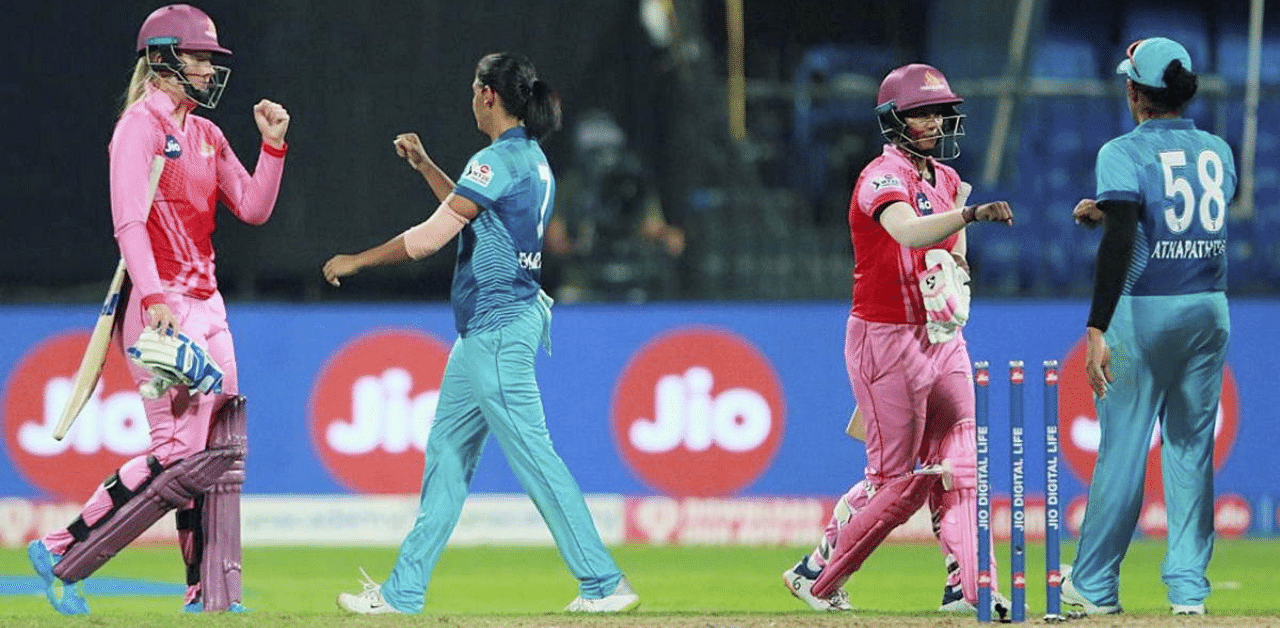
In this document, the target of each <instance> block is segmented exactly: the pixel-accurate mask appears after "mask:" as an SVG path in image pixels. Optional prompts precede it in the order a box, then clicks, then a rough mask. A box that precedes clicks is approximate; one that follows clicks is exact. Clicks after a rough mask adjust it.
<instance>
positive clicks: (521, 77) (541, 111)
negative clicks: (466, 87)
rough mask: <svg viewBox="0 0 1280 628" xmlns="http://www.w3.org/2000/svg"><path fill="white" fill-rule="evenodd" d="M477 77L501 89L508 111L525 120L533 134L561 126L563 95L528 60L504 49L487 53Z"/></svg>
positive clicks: (481, 81) (488, 85) (503, 101)
mask: <svg viewBox="0 0 1280 628" xmlns="http://www.w3.org/2000/svg"><path fill="white" fill-rule="evenodd" d="M476 80H478V81H480V84H481V85H485V86H487V87H489V88H491V89H493V90H494V91H496V92H498V96H499V97H501V98H502V105H503V107H505V108H506V110H507V113H509V114H511V115H513V116H515V117H516V118H517V119H519V120H520V121H522V122H524V126H525V129H526V130H527V131H528V132H529V136H530V137H532V138H534V139H538V138H542V137H546V136H547V135H549V134H551V133H552V132H553V131H556V130H558V129H559V128H560V96H559V95H557V94H556V92H555V90H553V89H551V86H549V85H547V83H546V81H543V80H540V79H539V78H538V77H537V73H536V72H535V71H534V68H533V64H532V63H530V62H529V60H528V59H526V58H524V57H522V56H519V55H513V54H509V53H505V52H495V53H493V54H488V55H485V56H484V57H483V58H481V59H480V62H479V63H478V64H476Z"/></svg>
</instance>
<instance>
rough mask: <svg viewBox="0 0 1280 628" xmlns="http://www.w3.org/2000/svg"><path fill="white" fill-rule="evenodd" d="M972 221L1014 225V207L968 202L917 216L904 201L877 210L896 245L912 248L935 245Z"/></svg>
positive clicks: (1000, 202) (998, 202)
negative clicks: (945, 210)
mask: <svg viewBox="0 0 1280 628" xmlns="http://www.w3.org/2000/svg"><path fill="white" fill-rule="evenodd" d="M971 222H1000V223H1004V224H1006V225H1009V226H1012V225H1013V208H1011V207H1010V206H1009V204H1008V203H1006V202H1005V201H996V202H994V203H983V204H981V205H969V206H966V207H965V208H964V209H962V210H961V211H958V212H954V211H952V212H944V213H941V214H932V215H929V216H919V215H917V214H916V211H915V209H914V208H912V207H911V206H910V205H908V204H907V203H904V202H901V201H898V202H895V203H891V204H890V205H889V206H888V207H886V208H885V209H884V211H882V212H880V226H882V227H884V229H885V231H888V232H889V235H891V236H893V239H894V240H897V241H898V243H899V244H901V245H903V246H906V247H910V248H913V249H916V248H921V247H925V246H929V245H931V244H937V243H939V242H941V241H943V240H945V239H947V238H948V237H950V236H951V234H953V233H955V232H957V231H959V230H961V229H963V228H965V227H966V226H968V225H969V223H971Z"/></svg>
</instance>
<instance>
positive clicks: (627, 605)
mask: <svg viewBox="0 0 1280 628" xmlns="http://www.w3.org/2000/svg"><path fill="white" fill-rule="evenodd" d="M637 608H640V596H639V595H636V592H635V591H634V590H632V588H631V583H630V582H627V579H626V578H623V579H621V580H619V581H618V586H616V587H614V589H613V593H610V594H609V595H606V596H604V597H602V598H598V599H587V598H584V597H582V596H581V595H579V596H578V597H575V598H573V601H572V602H569V605H568V606H566V607H564V610H565V612H566V613H628V612H631V611H634V610H636V609H637Z"/></svg>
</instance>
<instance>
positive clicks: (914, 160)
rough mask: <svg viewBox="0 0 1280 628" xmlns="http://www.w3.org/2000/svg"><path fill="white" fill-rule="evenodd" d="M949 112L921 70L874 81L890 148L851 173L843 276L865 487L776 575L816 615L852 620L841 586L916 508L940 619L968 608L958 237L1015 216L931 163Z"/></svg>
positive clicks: (944, 96)
mask: <svg viewBox="0 0 1280 628" xmlns="http://www.w3.org/2000/svg"><path fill="white" fill-rule="evenodd" d="M961 102H963V99H962V98H960V97H959V96H957V95H956V94H955V93H954V92H953V91H952V90H951V87H950V85H949V84H948V83H947V79H946V77H945V76H943V74H942V73H941V72H939V71H938V70H937V69H935V68H933V67H930V66H928V65H924V64H911V65H906V66H903V67H900V68H898V69H896V70H894V71H892V72H890V73H889V75H888V76H886V77H885V79H884V81H883V82H882V83H881V84H880V91H879V95H878V98H877V107H876V114H877V116H878V118H879V121H880V130H881V133H882V134H883V135H884V137H885V139H886V140H887V141H888V143H887V144H885V146H884V151H883V153H882V154H881V155H880V156H879V157H877V158H876V159H875V160H873V161H872V162H871V163H870V164H868V165H867V166H866V168H864V169H863V170H862V173H861V174H860V175H859V177H858V180H857V183H856V184H855V186H854V190H853V198H852V201H851V202H850V204H849V230H850V233H851V237H852V241H853V250H854V273H853V307H852V310H851V311H850V314H849V319H848V322H847V323H846V328H845V366H846V368H847V369H848V372H849V382H850V383H851V384H852V387H853V393H854V397H855V398H857V400H858V402H859V403H858V407H859V411H860V414H861V415H862V418H863V419H864V421H865V426H866V439H865V440H866V450H867V466H866V469H865V478H864V479H863V480H862V481H861V482H859V483H857V484H855V485H854V486H853V488H851V489H850V490H849V492H848V493H846V494H845V495H844V496H843V497H841V498H840V500H839V501H837V502H836V506H835V509H834V512H833V513H832V517H831V521H830V523H829V524H828V526H827V528H826V532H825V534H824V536H823V538H822V540H821V542H820V543H819V544H818V546H817V548H816V549H815V550H814V551H813V552H812V553H811V554H808V555H806V556H804V557H803V558H801V559H800V561H799V562H798V563H797V564H796V565H795V566H794V567H792V568H790V569H788V570H787V571H785V572H783V574H782V576H783V580H784V582H785V583H786V585H787V588H788V590H790V591H791V594H792V595H794V596H796V597H797V598H799V599H801V600H802V601H804V602H805V603H807V604H808V605H809V606H810V607H811V608H813V609H814V610H819V611H842V610H849V609H851V608H852V605H851V604H850V602H849V595H848V593H847V592H846V591H845V590H844V587H843V585H844V583H845V581H846V580H847V579H848V578H849V576H850V575H851V574H852V573H853V572H855V571H857V570H858V569H859V568H860V567H861V566H862V562H863V561H864V560H865V559H866V558H867V556H869V555H870V554H871V552H872V551H874V550H875V548H876V547H878V546H879V545H880V543H881V542H883V541H884V539H885V537H887V536H888V535H889V533H890V532H891V531H892V530H893V529H894V528H896V527H898V526H899V525H901V524H903V523H904V522H906V521H907V519H908V518H909V517H910V516H911V515H912V514H913V513H915V512H916V511H917V510H918V509H920V508H921V507H922V506H923V505H925V504H926V503H928V504H929V506H930V509H931V510H932V511H933V517H934V521H935V528H936V531H937V533H938V539H939V543H940V545H941V546H942V550H943V553H944V554H945V555H946V557H947V560H948V563H949V565H954V568H952V569H951V573H950V574H949V578H948V585H949V586H948V588H947V589H946V593H945V594H944V599H943V606H944V610H968V611H972V610H974V609H975V608H976V603H977V597H978V593H977V591H978V584H977V579H978V578H977V557H978V552H977V522H976V500H975V496H974V494H975V488H976V479H975V467H976V453H975V441H974V421H973V417H974V392H973V381H972V373H971V371H970V364H969V353H968V349H967V348H966V345H965V340H964V336H963V334H962V333H961V328H962V327H963V325H964V323H965V321H966V320H967V319H968V309H969V307H968V300H969V290H968V286H967V285H966V283H967V282H968V274H967V264H966V263H965V261H964V259H965V247H966V241H965V231H964V229H965V227H967V226H968V225H969V224H970V223H972V222H975V221H987V222H1001V223H1005V224H1007V225H1012V224H1013V211H1012V210H1011V209H1010V207H1009V205H1008V203H1006V202H1003V201H999V202H994V203H986V204H981V205H966V204H965V202H966V200H967V198H968V194H969V186H968V184H966V183H962V182H961V180H960V176H959V175H958V174H957V173H956V171H955V170H954V169H953V168H951V167H949V166H947V165H944V164H943V163H942V161H944V160H947V159H953V158H955V157H956V156H957V155H959V152H960V147H959V143H958V139H959V137H960V136H962V135H963V134H964V127H963V119H964V116H963V115H961V114H960V113H958V111H957V109H956V106H957V105H959V104H960V103H961ZM993 565H994V563H993ZM992 571H993V573H994V568H993V570H992ZM993 584H994V583H993ZM992 597H993V601H994V600H999V603H1001V604H1003V605H1004V607H1005V608H1006V609H1007V602H1005V601H1004V600H1003V598H1002V597H1001V596H998V595H993V596H992ZM948 598H950V599H948Z"/></svg>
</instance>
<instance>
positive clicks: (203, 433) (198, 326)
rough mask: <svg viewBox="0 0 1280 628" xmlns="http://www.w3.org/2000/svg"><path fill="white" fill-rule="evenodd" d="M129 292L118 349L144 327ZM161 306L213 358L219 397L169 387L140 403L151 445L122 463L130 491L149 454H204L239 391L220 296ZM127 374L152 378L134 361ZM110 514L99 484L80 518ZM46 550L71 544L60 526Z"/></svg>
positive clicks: (173, 457) (175, 298)
mask: <svg viewBox="0 0 1280 628" xmlns="http://www.w3.org/2000/svg"><path fill="white" fill-rule="evenodd" d="M137 292H138V291H136V290H131V291H130V294H129V301H128V305H127V306H126V308H125V311H124V313H123V316H124V319H123V321H122V323H123V325H122V327H121V333H120V334H119V335H118V336H117V338H116V339H115V340H116V341H117V342H119V343H120V346H119V347H117V349H118V350H121V351H123V347H127V346H130V345H132V344H133V343H134V342H136V341H137V339H138V336H139V335H141V334H142V330H143V329H144V328H145V326H146V324H147V315H146V313H145V312H144V311H143V309H142V302H141V295H139V294H138V293H137ZM165 303H166V304H167V305H168V306H169V309H171V310H172V311H173V314H174V316H176V317H177V318H178V324H179V325H180V327H181V330H180V331H182V332H183V333H185V334H187V336H189V337H191V338H192V339H193V340H196V341H198V342H200V343H201V344H203V345H204V346H205V349H206V350H208V352H209V354H210V355H211V356H213V359H214V360H216V361H217V362H218V365H219V366H221V367H222V371H223V380H222V382H223V383H222V388H223V394H222V395H201V394H198V393H197V394H189V393H188V392H187V390H186V389H185V388H182V387H174V388H170V389H169V392H167V393H165V395H164V396H162V397H160V398H159V399H151V400H147V399H144V400H143V401H142V405H143V407H144V408H145V409H146V413H147V423H148V424H149V426H150V429H151V444H150V445H148V446H147V450H146V451H145V452H143V453H142V454H141V455H138V456H136V457H134V458H131V459H130V460H128V461H126V462H125V463H124V464H123V465H121V466H120V470H119V471H118V473H119V476H120V482H121V483H122V484H124V486H125V487H127V488H129V489H130V490H133V489H136V488H137V487H138V486H139V485H140V484H142V482H143V481H144V480H146V479H147V477H148V476H150V474H151V471H150V468H149V467H148V466H147V456H155V457H156V459H157V460H159V461H160V464H162V465H164V466H169V465H170V464H172V463H173V462H175V461H177V460H181V459H183V458H186V457H187V456H190V455H192V454H194V453H196V452H199V451H203V450H204V448H205V446H206V445H207V444H208V440H209V425H210V421H211V420H212V417H213V412H214V410H216V409H217V408H218V406H220V405H222V402H223V401H224V400H225V399H226V398H227V397H228V396H231V395H235V394H237V391H238V390H239V385H238V380H237V374H236V357H235V349H234V346H233V343H232V340H231V330H230V329H228V327H227V310H226V305H225V304H224V303H223V300H222V294H221V293H217V292H215V293H214V294H213V296H211V297H209V298H208V299H203V300H201V299H194V298H191V297H187V296H183V295H180V294H177V293H173V292H168V293H165ZM128 364H129V374H130V375H132V376H133V381H134V383H135V384H138V385H141V384H142V383H143V382H146V381H148V380H150V379H151V374H150V373H148V372H147V371H146V370H145V369H143V368H142V367H139V366H137V365H135V364H133V363H132V362H128ZM110 510H111V497H110V496H109V495H108V494H107V491H106V489H105V488H104V487H103V486H101V485H99V486H98V488H97V489H95V490H94V492H93V494H92V495H90V496H89V499H88V501H87V502H85V506H84V509H83V510H82V511H81V513H80V516H81V517H82V518H83V519H84V522H85V523H86V524H88V525H90V526H92V525H93V524H95V523H97V522H98V521H99V520H100V519H102V517H103V516H104V515H105V514H107V513H108V512H110ZM43 540H44V544H45V547H47V548H49V551H51V552H53V553H55V554H61V553H62V552H63V551H65V550H66V548H67V546H69V545H70V544H71V542H72V541H73V539H72V537H71V533H70V532H68V531H67V529H66V528H58V529H57V530H54V531H52V532H50V533H48V534H46V535H45V536H44V539H43Z"/></svg>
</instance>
